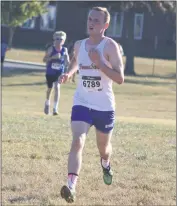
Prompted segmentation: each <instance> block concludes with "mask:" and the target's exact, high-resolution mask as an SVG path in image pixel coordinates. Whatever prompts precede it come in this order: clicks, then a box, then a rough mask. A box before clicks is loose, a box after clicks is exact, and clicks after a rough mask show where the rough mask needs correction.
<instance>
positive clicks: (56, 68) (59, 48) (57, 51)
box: [43, 31, 69, 115]
mask: <svg viewBox="0 0 177 206" xmlns="http://www.w3.org/2000/svg"><path fill="white" fill-rule="evenodd" d="M65 40H66V33H65V32H63V31H58V32H55V33H54V35H53V41H54V44H53V45H52V46H50V47H48V49H47V52H46V54H45V57H44V59H43V61H44V62H46V80H47V86H48V89H47V97H46V101H45V107H44V112H45V114H49V113H50V98H51V93H52V88H53V85H54V90H55V94H54V106H53V115H58V103H59V98H60V84H59V83H58V78H59V76H60V75H61V74H63V73H64V70H65V68H66V67H67V66H68V64H69V55H68V50H67V48H66V47H63V44H64V43H65Z"/></svg>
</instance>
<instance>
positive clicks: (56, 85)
mask: <svg viewBox="0 0 177 206" xmlns="http://www.w3.org/2000/svg"><path fill="white" fill-rule="evenodd" d="M54 88H55V92H58V91H59V89H60V84H55V87H54Z"/></svg>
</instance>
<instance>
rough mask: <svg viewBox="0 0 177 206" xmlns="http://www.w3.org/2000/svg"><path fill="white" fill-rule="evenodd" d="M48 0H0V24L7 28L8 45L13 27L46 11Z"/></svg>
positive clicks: (11, 37)
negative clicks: (0, 0)
mask: <svg viewBox="0 0 177 206" xmlns="http://www.w3.org/2000/svg"><path fill="white" fill-rule="evenodd" d="M48 3H49V1H37V0H32V1H2V2H1V24H5V25H6V26H8V28H9V39H8V45H9V47H11V46H12V40H13V36H14V33H15V29H16V28H17V27H18V26H22V25H23V23H25V21H27V20H28V19H31V18H33V17H36V16H39V15H41V14H43V13H45V12H47V4H48Z"/></svg>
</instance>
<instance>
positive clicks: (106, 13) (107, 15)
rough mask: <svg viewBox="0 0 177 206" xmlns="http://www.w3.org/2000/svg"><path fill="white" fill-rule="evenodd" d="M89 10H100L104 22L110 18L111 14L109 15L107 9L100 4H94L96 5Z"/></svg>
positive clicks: (107, 21)
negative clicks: (103, 16)
mask: <svg viewBox="0 0 177 206" xmlns="http://www.w3.org/2000/svg"><path fill="white" fill-rule="evenodd" d="M91 10H94V11H102V12H103V13H104V15H105V19H104V21H105V23H108V24H109V22H110V19H111V16H110V13H109V11H108V9H107V8H106V7H100V6H96V7H93V8H92V9H91Z"/></svg>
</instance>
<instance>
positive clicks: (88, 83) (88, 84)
mask: <svg viewBox="0 0 177 206" xmlns="http://www.w3.org/2000/svg"><path fill="white" fill-rule="evenodd" d="M82 86H83V88H84V89H85V90H86V91H88V92H96V91H97V92H99V91H101V90H102V89H103V87H102V82H101V77H99V76H96V77H92V76H82Z"/></svg>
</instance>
